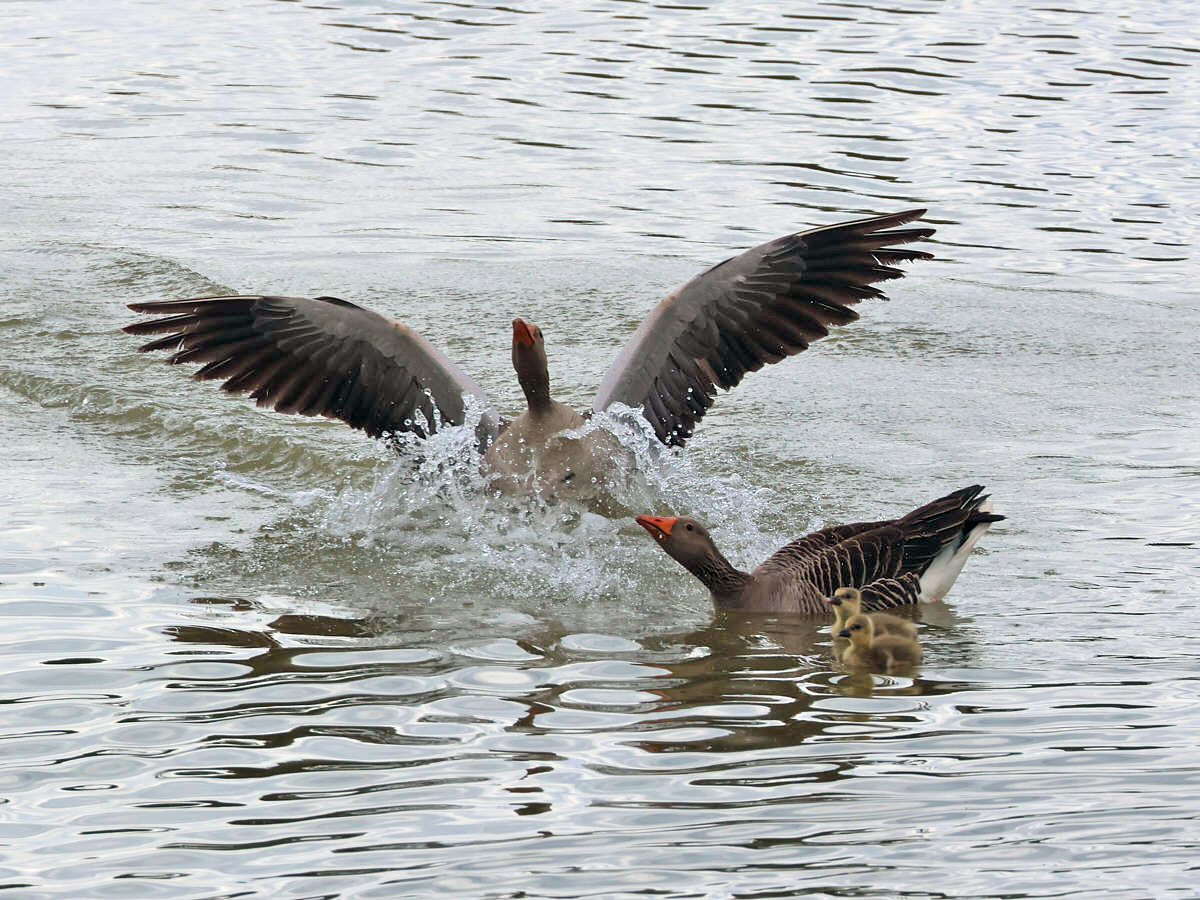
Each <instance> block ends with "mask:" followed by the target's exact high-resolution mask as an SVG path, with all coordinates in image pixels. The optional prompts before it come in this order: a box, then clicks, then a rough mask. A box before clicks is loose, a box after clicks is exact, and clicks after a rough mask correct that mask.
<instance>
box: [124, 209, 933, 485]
mask: <svg viewBox="0 0 1200 900" xmlns="http://www.w3.org/2000/svg"><path fill="white" fill-rule="evenodd" d="M924 214H925V210H923V209H914V210H907V211H905V212H899V213H893V214H891V215H884V216H877V217H874V218H869V219H859V220H856V221H853V222H843V223H841V224H837V225H826V226H823V227H820V228H813V229H810V230H808V231H801V232H797V233H796V234H790V235H786V236H784V237H781V238H776V239H775V240H772V241H768V242H767V243H765V244H761V245H759V246H757V247H754V248H753V249H750V250H747V251H745V252H744V253H742V254H740V255H739V256H734V257H732V258H731V259H728V260H726V261H725V262H723V263H720V264H719V265H716V266H713V267H712V268H711V269H708V270H707V271H705V272H703V273H701V274H700V275H698V276H696V277H695V278H693V279H692V280H691V281H689V282H687V284H685V285H683V286H682V287H680V288H678V289H677V290H675V291H674V292H672V293H671V294H670V295H668V296H667V297H666V298H665V299H664V300H663V301H662V302H660V303H659V304H658V306H656V307H655V308H654V309H653V310H652V311H651V312H650V315H649V316H647V317H646V319H645V320H644V321H643V322H642V324H641V326H640V327H639V328H638V329H637V330H636V331H635V332H634V334H633V335H632V337H631V338H630V339H629V341H628V342H627V343H626V344H625V347H624V348H623V349H622V350H621V352H620V353H619V354H618V355H617V358H616V360H615V361H614V362H613V363H612V365H611V366H610V367H609V369H608V371H607V373H605V375H604V378H603V380H602V381H601V382H600V387H599V389H598V391H597V394H596V398H595V401H594V402H593V404H592V411H594V412H599V411H603V410H606V409H609V408H610V407H612V406H614V405H615V404H624V405H625V406H629V407H632V408H634V409H636V410H639V411H640V413H641V415H642V416H643V417H644V418H645V419H646V420H647V421H648V422H649V423H650V425H651V427H652V428H653V429H654V433H655V435H656V436H657V437H658V439H659V440H660V441H661V442H662V443H664V444H666V445H668V446H682V445H683V444H684V443H685V442H686V441H687V439H688V437H690V436H691V434H692V431H693V429H694V428H695V427H696V424H697V423H698V422H699V421H700V419H701V417H703V415H704V413H705V412H706V411H707V410H708V408H709V407H710V406H711V405H712V403H713V399H714V398H715V396H716V393H717V388H718V387H720V388H722V389H724V390H729V389H731V388H733V387H734V386H735V385H737V384H738V383H739V382H740V381H741V380H742V377H743V376H744V375H745V374H746V373H747V372H753V371H757V370H758V369H760V368H762V366H763V365H764V364H766V363H775V362H779V361H780V360H782V359H784V358H785V357H787V356H792V355H794V354H796V353H799V352H801V351H802V350H804V349H806V348H807V347H808V345H809V344H810V343H811V342H812V341H815V340H818V339H820V338H822V337H825V336H826V335H827V334H828V333H829V330H828V326H830V325H846V324H848V323H850V322H853V321H854V320H855V319H857V318H858V315H857V314H856V313H855V312H854V310H853V309H851V307H852V306H854V305H855V304H857V303H858V302H859V301H861V300H863V299H866V298H870V297H882V296H883V293H882V292H881V291H880V290H878V289H877V288H874V287H871V285H872V284H873V283H875V282H878V281H885V280H887V279H891V278H900V277H902V276H903V274H904V273H903V272H902V271H901V270H900V269H898V268H895V264H896V263H902V262H910V261H912V260H918V259H931V258H932V255H931V254H929V253H926V252H923V251H920V250H906V249H898V248H897V245H899V244H906V243H909V242H912V241H917V240H921V239H923V238H927V237H929V236H930V235H931V234H933V229H932V228H900V227H899V226H902V225H905V224H907V223H909V222H913V221H915V220H917V219H919V218H921V216H922V215H924ZM129 308H130V309H132V310H134V311H135V312H140V313H150V314H152V315H155V316H157V317H158V318H153V319H148V320H144V321H140V322H136V323H134V324H132V325H128V326H126V327H125V329H124V330H125V331H126V332H128V333H130V334H135V335H151V334H163V333H165V334H166V336H165V337H161V338H158V339H156V340H153V341H150V342H149V343H146V344H144V345H142V347H140V348H139V349H140V350H141V351H142V352H147V351H154V350H168V351H172V352H171V355H170V356H169V357H168V359H167V361H168V362H170V363H173V364H178V363H187V362H195V363H204V365H203V367H202V368H200V369H199V370H198V371H197V372H195V374H194V376H193V377H195V378H197V379H200V380H212V379H215V380H223V384H222V385H221V387H222V389H223V390H225V391H228V392H230V393H242V394H249V395H250V397H251V398H252V399H254V400H256V401H257V403H258V405H259V406H260V407H272V408H274V409H275V410H277V411H279V412H285V413H299V414H300V415H306V416H313V415H323V416H327V417H329V418H334V419H340V420H341V421H343V422H346V423H347V424H349V425H350V426H352V427H354V428H358V429H362V430H363V431H365V432H366V433H367V434H368V435H371V436H372V437H382V436H385V435H389V434H394V433H397V432H411V433H414V434H416V435H418V436H420V437H424V436H426V435H428V434H431V433H433V432H436V431H437V430H438V429H439V428H441V427H443V426H445V425H461V424H463V423H464V422H465V421H466V419H467V415H468V408H469V407H472V406H473V407H474V409H475V413H476V414H477V415H478V416H479V419H478V422H477V424H476V437H477V440H478V443H479V446H480V447H481V448H483V449H486V458H485V465H486V466H487V468H489V469H491V470H492V471H495V472H498V473H499V474H500V475H501V476H504V477H507V478H510V479H512V484H510V485H509V486H510V487H517V486H518V484H517V483H518V482H520V481H521V479H522V477H523V476H528V475H530V474H532V476H533V478H532V481H534V482H536V484H534V485H533V487H535V489H541V488H542V487H544V486H546V485H550V486H552V487H553V486H555V485H564V484H567V483H569V482H571V481H572V480H574V479H577V482H576V483H579V482H586V481H589V480H590V478H591V477H594V476H595V475H597V474H604V473H605V471H606V470H605V467H604V464H603V460H601V462H600V463H599V464H597V461H596V457H597V456H602V455H603V454H602V453H598V450H602V449H603V447H601V446H600V445H602V444H603V442H604V438H603V437H602V436H601V435H600V432H599V430H592V431H591V432H588V433H587V436H586V437H585V438H583V439H579V440H575V441H567V442H565V443H564V444H563V445H562V446H561V447H559V448H557V452H554V453H548V454H542V453H541V452H540V451H541V450H542V449H543V447H544V446H545V445H546V443H547V441H549V440H550V439H551V438H552V437H553V436H554V435H556V434H558V433H560V432H562V431H563V429H572V428H577V427H578V426H580V425H581V424H583V422H584V417H585V416H587V415H590V412H589V413H584V414H582V415H581V414H579V413H577V412H575V411H574V410H572V409H570V408H569V407H566V406H564V405H563V404H561V403H557V402H555V401H554V400H552V399H551V398H550V379H549V374H548V369H547V364H546V350H545V344H544V341H543V337H542V332H541V329H539V328H538V327H537V326H535V325H531V324H529V323H527V322H525V321H524V320H522V319H515V320H514V321H513V342H512V349H513V366H514V368H515V369H516V371H517V376H518V379H519V380H520V383H521V388H522V390H523V391H524V393H525V400H526V404H527V409H526V410H525V411H524V412H522V413H521V415H519V416H517V418H516V419H514V420H513V421H512V422H505V421H503V420H502V419H501V417H500V415H499V413H498V412H497V411H496V409H495V407H493V406H492V404H491V402H490V401H489V400H488V398H487V395H486V394H485V393H484V392H483V390H482V389H481V388H480V387H479V385H477V384H476V383H475V382H474V381H473V380H471V378H469V377H468V376H467V375H466V374H464V373H463V372H462V370H460V369H459V368H458V366H456V365H455V364H454V363H453V362H451V361H450V360H449V359H448V358H447V357H445V356H444V355H442V353H441V352H439V351H438V350H437V349H436V348H435V347H434V346H433V345H432V344H431V343H429V342H428V341H426V340H425V339H424V338H423V337H421V336H420V335H419V334H417V333H416V332H415V331H413V330H412V329H411V328H409V327H408V326H407V325H403V324H401V323H400V322H397V321H395V320H393V319H390V318H387V317H386V316H382V315H379V314H378V313H374V312H371V311H370V310H368V309H364V308H363V307H361V306H357V305H356V304H354V303H350V302H349V301H346V300H340V299H338V298H336V297H315V298H307V297H277V296H266V295H230V296H216V297H193V298H190V299H185V300H167V301H157V302H150V303H131V304H129ZM468 398H469V400H468ZM505 435H508V439H507V440H505ZM502 486H504V485H503V483H502Z"/></svg>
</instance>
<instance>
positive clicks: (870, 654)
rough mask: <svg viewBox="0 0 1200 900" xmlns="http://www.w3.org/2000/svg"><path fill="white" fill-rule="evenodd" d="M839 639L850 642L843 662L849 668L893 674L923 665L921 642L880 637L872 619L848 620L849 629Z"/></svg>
mask: <svg viewBox="0 0 1200 900" xmlns="http://www.w3.org/2000/svg"><path fill="white" fill-rule="evenodd" d="M839 637H843V638H847V639H849V641H850V644H849V646H847V647H846V649H845V650H843V651H842V663H843V664H844V665H847V666H853V667H856V668H863V669H870V670H871V671H872V672H884V673H887V674H891V673H893V672H899V671H907V670H909V669H912V668H914V667H916V666H919V665H920V664H921V645H920V644H919V643H917V642H916V641H915V640H913V639H912V638H907V637H902V636H901V635H898V634H880V635H876V633H875V625H874V623H873V622H872V621H871V618H870V617H869V616H864V615H862V614H859V615H857V616H851V617H850V618H849V619H847V620H846V627H845V628H843V629H842V631H841V633H840V634H839Z"/></svg>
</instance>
